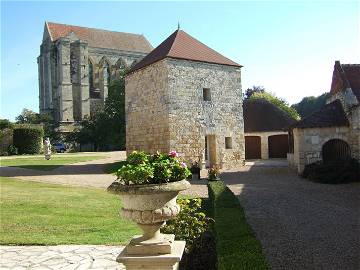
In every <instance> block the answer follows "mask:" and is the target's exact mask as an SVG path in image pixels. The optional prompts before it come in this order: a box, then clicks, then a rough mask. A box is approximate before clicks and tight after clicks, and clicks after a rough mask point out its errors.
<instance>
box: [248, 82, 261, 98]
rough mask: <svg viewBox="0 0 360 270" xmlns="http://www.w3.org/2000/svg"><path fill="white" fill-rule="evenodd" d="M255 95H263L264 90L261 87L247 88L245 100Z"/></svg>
mask: <svg viewBox="0 0 360 270" xmlns="http://www.w3.org/2000/svg"><path fill="white" fill-rule="evenodd" d="M255 93H265V88H264V87H263V86H255V85H254V86H253V87H252V88H248V89H246V91H245V98H246V99H247V98H250V97H251V96H252V95H253V94H255Z"/></svg>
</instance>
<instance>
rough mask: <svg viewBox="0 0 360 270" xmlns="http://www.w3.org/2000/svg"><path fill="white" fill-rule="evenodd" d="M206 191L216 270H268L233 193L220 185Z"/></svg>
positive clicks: (212, 183)
mask: <svg viewBox="0 0 360 270" xmlns="http://www.w3.org/2000/svg"><path fill="white" fill-rule="evenodd" d="M208 190H209V199H210V201H211V204H212V207H211V209H212V212H213V213H212V214H213V217H214V219H215V225H214V229H215V239H216V252H217V260H218V270H225V269H226V270H231V269H234V270H235V269H236V270H241V269H258V270H261V269H270V267H269V265H268V263H267V261H266V258H265V255H264V254H263V252H262V247H261V244H260V241H259V240H258V239H256V236H255V233H254V232H253V230H252V228H251V227H250V225H249V224H248V223H247V221H246V218H245V213H244V210H243V209H242V207H241V205H240V203H239V200H238V199H237V198H236V196H235V195H234V193H232V192H231V190H230V189H229V188H228V187H227V186H226V185H225V184H224V183H223V182H222V181H216V182H209V183H208Z"/></svg>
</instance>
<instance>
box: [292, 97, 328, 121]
mask: <svg viewBox="0 0 360 270" xmlns="http://www.w3.org/2000/svg"><path fill="white" fill-rule="evenodd" d="M328 97H329V93H324V94H322V95H320V96H317V97H314V96H309V97H304V98H303V99H302V100H301V101H300V102H299V103H296V104H293V105H291V107H292V108H294V109H295V110H296V111H297V112H298V113H299V114H300V115H301V117H307V116H309V115H310V114H312V113H314V112H316V111H318V110H320V108H321V107H322V106H324V105H325V104H326V100H327V98H328Z"/></svg>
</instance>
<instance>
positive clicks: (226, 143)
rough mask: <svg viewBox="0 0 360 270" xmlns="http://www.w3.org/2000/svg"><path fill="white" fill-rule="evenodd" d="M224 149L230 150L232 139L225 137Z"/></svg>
mask: <svg viewBox="0 0 360 270" xmlns="http://www.w3.org/2000/svg"><path fill="white" fill-rule="evenodd" d="M225 149H232V138H231V137H225Z"/></svg>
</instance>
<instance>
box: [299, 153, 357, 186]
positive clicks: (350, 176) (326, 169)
mask: <svg viewBox="0 0 360 270" xmlns="http://www.w3.org/2000/svg"><path fill="white" fill-rule="evenodd" d="M301 176H302V177H304V178H308V179H309V180H311V181H314V182H318V183H324V184H343V183H350V182H359V181H360V164H359V162H358V161H357V160H356V159H354V158H352V159H347V160H337V161H333V162H329V163H323V162H320V161H319V162H315V163H311V164H309V165H306V166H305V168H304V171H303V173H302V175H301Z"/></svg>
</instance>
